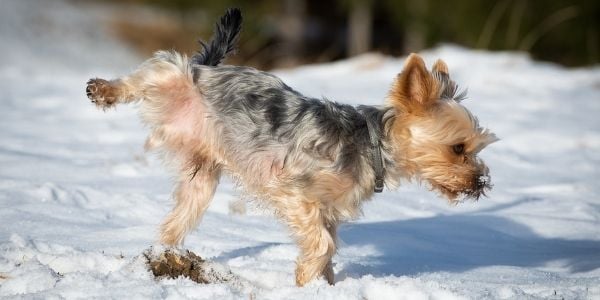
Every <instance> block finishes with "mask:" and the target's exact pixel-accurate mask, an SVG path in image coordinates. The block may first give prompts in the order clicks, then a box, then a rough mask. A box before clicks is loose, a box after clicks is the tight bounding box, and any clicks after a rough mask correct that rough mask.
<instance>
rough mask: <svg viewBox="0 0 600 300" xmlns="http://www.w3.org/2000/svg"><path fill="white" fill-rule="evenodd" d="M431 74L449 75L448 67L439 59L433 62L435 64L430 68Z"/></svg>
mask: <svg viewBox="0 0 600 300" xmlns="http://www.w3.org/2000/svg"><path fill="white" fill-rule="evenodd" d="M431 72H432V73H436V72H437V73H442V74H446V75H450V72H448V65H446V63H445V62H444V61H443V60H441V59H438V60H437V61H436V62H435V64H433V68H431Z"/></svg>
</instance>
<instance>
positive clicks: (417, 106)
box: [389, 53, 447, 113]
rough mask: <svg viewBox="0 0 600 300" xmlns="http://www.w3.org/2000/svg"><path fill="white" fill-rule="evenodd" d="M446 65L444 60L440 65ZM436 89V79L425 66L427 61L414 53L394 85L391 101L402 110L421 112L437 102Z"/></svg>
mask: <svg viewBox="0 0 600 300" xmlns="http://www.w3.org/2000/svg"><path fill="white" fill-rule="evenodd" d="M444 66H445V64H444V63H443V62H442V64H440V65H438V67H440V68H442V67H444ZM446 70H447V68H446ZM435 89H436V85H435V81H434V79H433V76H432V75H431V73H429V71H427V69H426V68H425V62H424V61H423V59H422V58H421V57H420V56H419V55H417V54H414V53H412V54H411V55H409V56H408V58H407V59H406V63H405V64H404V69H403V70H402V73H400V74H398V77H397V78H396V80H395V82H394V84H393V85H392V89H391V91H390V95H389V101H390V103H391V104H392V106H394V107H396V108H398V109H400V110H402V111H405V112H408V113H419V112H421V111H423V110H425V109H426V108H427V107H428V106H429V105H431V104H432V103H433V102H435V100H436V97H435V96H436V91H435Z"/></svg>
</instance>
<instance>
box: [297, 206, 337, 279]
mask: <svg viewBox="0 0 600 300" xmlns="http://www.w3.org/2000/svg"><path fill="white" fill-rule="evenodd" d="M286 214H287V219H288V224H289V226H290V228H291V229H292V231H293V234H294V237H295V238H296V241H297V243H298V246H299V247H300V256H299V257H298V259H297V261H296V285H298V286H303V285H305V284H306V283H307V282H309V281H311V280H312V279H315V278H316V277H318V276H321V275H325V277H326V279H327V281H328V282H329V283H330V284H333V269H332V267H331V257H332V256H333V255H334V254H335V236H332V233H335V227H330V228H328V225H327V222H325V220H324V219H323V217H322V215H321V211H320V208H319V203H316V202H312V203H310V202H309V203H306V202H304V203H302V204H301V205H298V206H297V207H296V208H294V209H290V210H289V211H287V212H286ZM331 230H333V231H331Z"/></svg>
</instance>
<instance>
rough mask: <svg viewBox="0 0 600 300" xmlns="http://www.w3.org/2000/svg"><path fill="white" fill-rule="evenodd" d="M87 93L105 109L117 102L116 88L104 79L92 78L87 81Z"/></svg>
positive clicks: (98, 105)
mask: <svg viewBox="0 0 600 300" xmlns="http://www.w3.org/2000/svg"><path fill="white" fill-rule="evenodd" d="M85 93H86V94H87V96H88V98H90V100H92V103H94V104H96V106H97V107H100V108H103V109H106V108H109V107H111V106H113V105H114V104H115V103H116V102H117V95H116V93H115V88H114V87H113V86H111V84H110V82H108V81H107V80H104V79H100V78H94V79H90V80H89V81H88V82H87V87H86V88H85Z"/></svg>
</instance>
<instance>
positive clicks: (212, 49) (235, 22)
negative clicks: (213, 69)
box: [192, 8, 242, 66]
mask: <svg viewBox="0 0 600 300" xmlns="http://www.w3.org/2000/svg"><path fill="white" fill-rule="evenodd" d="M241 29H242V12H241V11H240V10H239V9H238V8H230V9H228V10H227V12H226V13H225V14H224V15H223V16H222V17H221V20H219V22H218V23H217V24H216V25H215V32H214V35H213V37H212V40H211V41H210V42H209V43H208V44H207V43H205V42H203V41H202V40H200V41H198V42H199V43H200V45H201V46H202V49H200V51H198V52H196V54H194V55H193V56H192V64H197V65H206V66H216V65H218V64H220V63H221V60H223V59H224V58H225V56H227V54H229V53H230V52H232V51H234V50H235V44H236V43H237V40H238V37H239V33H240V30H241Z"/></svg>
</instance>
